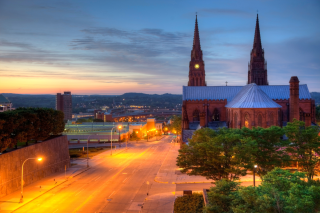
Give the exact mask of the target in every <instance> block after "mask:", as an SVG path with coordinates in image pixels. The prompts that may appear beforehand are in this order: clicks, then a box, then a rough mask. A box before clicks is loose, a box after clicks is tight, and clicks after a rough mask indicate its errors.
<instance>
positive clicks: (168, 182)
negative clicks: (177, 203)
mask: <svg viewBox="0 0 320 213" xmlns="http://www.w3.org/2000/svg"><path fill="white" fill-rule="evenodd" d="M156 178H157V177H155V178H154V181H155V182H157V183H164V184H168V183H169V182H162V181H158V180H156Z"/></svg>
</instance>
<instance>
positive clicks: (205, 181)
mask: <svg viewBox="0 0 320 213" xmlns="http://www.w3.org/2000/svg"><path fill="white" fill-rule="evenodd" d="M190 183H213V182H212V181H200V182H178V183H177V182H172V184H190Z"/></svg>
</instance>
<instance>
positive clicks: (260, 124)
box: [258, 114, 262, 127]
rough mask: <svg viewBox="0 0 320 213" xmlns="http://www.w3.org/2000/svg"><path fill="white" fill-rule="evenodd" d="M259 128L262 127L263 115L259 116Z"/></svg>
mask: <svg viewBox="0 0 320 213" xmlns="http://www.w3.org/2000/svg"><path fill="white" fill-rule="evenodd" d="M258 126H260V127H262V115H261V114H259V115H258Z"/></svg>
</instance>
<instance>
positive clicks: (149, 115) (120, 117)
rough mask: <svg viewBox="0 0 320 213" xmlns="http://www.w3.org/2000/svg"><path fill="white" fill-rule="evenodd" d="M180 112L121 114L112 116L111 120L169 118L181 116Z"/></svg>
mask: <svg viewBox="0 0 320 213" xmlns="http://www.w3.org/2000/svg"><path fill="white" fill-rule="evenodd" d="M181 113H182V112H181V111H164V112H139V113H127V114H121V115H115V114H113V115H112V118H113V119H114V121H115V122H121V121H123V120H124V119H129V120H130V119H137V120H141V119H147V118H153V117H155V116H161V117H169V116H172V115H181Z"/></svg>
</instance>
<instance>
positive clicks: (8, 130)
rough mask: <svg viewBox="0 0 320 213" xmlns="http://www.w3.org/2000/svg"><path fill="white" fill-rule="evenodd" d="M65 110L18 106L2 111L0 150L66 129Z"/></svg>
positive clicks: (45, 137)
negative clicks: (14, 108)
mask: <svg viewBox="0 0 320 213" xmlns="http://www.w3.org/2000/svg"><path fill="white" fill-rule="evenodd" d="M63 117H64V115H63V112H61V111H57V110H53V109H48V108H18V109H16V110H13V111H6V112H3V113H0V152H2V151H4V150H6V149H7V148H8V147H14V146H16V145H17V142H18V141H19V142H28V141H30V140H34V141H35V142H37V141H43V140H46V139H47V138H49V137H50V136H51V135H59V134H61V133H62V132H63V130H64V122H63Z"/></svg>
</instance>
